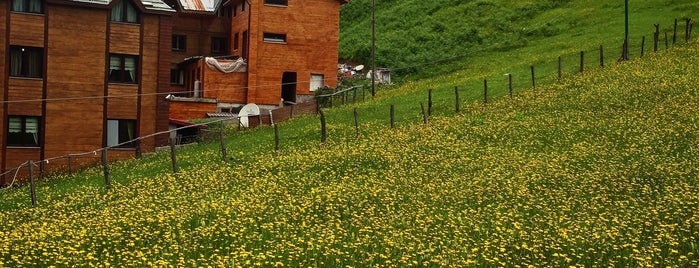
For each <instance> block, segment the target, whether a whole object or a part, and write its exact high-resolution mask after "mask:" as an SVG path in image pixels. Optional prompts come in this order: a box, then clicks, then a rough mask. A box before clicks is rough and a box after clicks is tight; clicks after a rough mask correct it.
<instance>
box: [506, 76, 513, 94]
mask: <svg viewBox="0 0 699 268" xmlns="http://www.w3.org/2000/svg"><path fill="white" fill-rule="evenodd" d="M507 80H509V84H510V98H512V73H509V74H507Z"/></svg>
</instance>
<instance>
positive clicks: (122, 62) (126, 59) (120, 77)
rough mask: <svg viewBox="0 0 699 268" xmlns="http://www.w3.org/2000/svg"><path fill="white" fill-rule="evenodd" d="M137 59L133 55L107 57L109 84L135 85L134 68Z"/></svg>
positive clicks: (111, 55)
mask: <svg viewBox="0 0 699 268" xmlns="http://www.w3.org/2000/svg"><path fill="white" fill-rule="evenodd" d="M137 66H138V57H137V56H133V55H121V54H110V55H109V82H112V83H130V84H135V83H137V80H136V67H137Z"/></svg>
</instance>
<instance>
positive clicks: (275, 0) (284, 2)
mask: <svg viewBox="0 0 699 268" xmlns="http://www.w3.org/2000/svg"><path fill="white" fill-rule="evenodd" d="M265 5H269V6H280V7H287V6H289V1H288V0H265Z"/></svg>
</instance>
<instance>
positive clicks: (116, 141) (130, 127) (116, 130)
mask: <svg viewBox="0 0 699 268" xmlns="http://www.w3.org/2000/svg"><path fill="white" fill-rule="evenodd" d="M135 138H136V120H125V119H109V120H107V146H109V147H118V148H133V147H135V146H136V143H135V142H133V140H134V139H135Z"/></svg>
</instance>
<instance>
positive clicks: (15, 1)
mask: <svg viewBox="0 0 699 268" xmlns="http://www.w3.org/2000/svg"><path fill="white" fill-rule="evenodd" d="M12 11H16V12H27V13H44V12H43V10H42V5H41V0H12Z"/></svg>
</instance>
